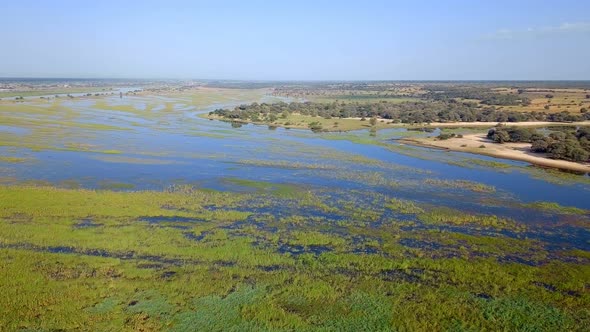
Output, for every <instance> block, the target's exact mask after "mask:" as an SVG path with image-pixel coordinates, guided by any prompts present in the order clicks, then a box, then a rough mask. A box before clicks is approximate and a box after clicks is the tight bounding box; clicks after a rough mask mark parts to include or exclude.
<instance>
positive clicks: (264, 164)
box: [236, 159, 337, 170]
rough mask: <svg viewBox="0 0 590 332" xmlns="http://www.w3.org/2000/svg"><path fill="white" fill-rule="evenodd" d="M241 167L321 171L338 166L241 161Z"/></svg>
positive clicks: (275, 161) (272, 161)
mask: <svg viewBox="0 0 590 332" xmlns="http://www.w3.org/2000/svg"><path fill="white" fill-rule="evenodd" d="M236 163H237V164H240V165H249V166H260V167H274V168H286V169H319V170H334V169H337V167H336V166H333V165H327V164H311V163H302V162H298V161H295V162H293V161H284V160H244V159H243V160H239V161H237V162H236Z"/></svg>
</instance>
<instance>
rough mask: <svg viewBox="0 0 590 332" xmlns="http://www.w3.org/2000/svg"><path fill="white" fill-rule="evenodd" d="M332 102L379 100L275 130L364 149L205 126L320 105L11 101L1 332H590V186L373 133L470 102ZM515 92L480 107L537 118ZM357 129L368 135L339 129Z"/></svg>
mask: <svg viewBox="0 0 590 332" xmlns="http://www.w3.org/2000/svg"><path fill="white" fill-rule="evenodd" d="M232 84H233V83H232ZM236 84H237V83H236ZM330 89H331V88H325V87H321V88H320V89H319V90H318V89H317V88H314V89H313V93H316V94H317V96H316V97H317V98H334V96H340V97H338V98H342V97H341V96H353V94H352V92H354V91H356V92H355V94H354V96H357V95H356V93H358V96H361V97H358V96H357V97H355V98H356V99H357V100H358V99H370V100H371V101H370V102H365V101H363V102H362V103H361V102H359V103H358V104H354V103H353V104H350V101H349V100H347V101H346V102H345V103H344V104H341V103H340V102H338V103H335V104H334V103H333V102H330V103H327V104H322V105H324V107H323V108H321V107H320V106H319V105H320V104H319V103H316V102H314V103H310V104H306V103H303V104H295V105H304V106H305V105H307V106H309V107H310V108H309V110H314V109H315V110H317V111H318V116H317V117H313V116H309V115H304V114H295V112H291V111H289V110H287V112H286V113H285V110H281V111H279V109H280V108H279V109H277V110H276V112H275V111H269V112H268V113H267V114H266V115H265V117H269V116H270V115H272V114H275V115H276V119H275V121H274V122H281V121H285V122H286V121H293V122H296V121H299V122H301V121H304V120H303V119H307V118H310V119H313V120H314V121H311V122H316V124H315V126H318V125H321V129H320V131H323V129H324V128H327V127H330V128H332V127H333V126H334V125H335V124H334V123H335V122H338V127H339V128H341V129H343V128H349V129H358V128H359V127H357V123H361V124H362V125H361V127H360V128H361V129H362V130H358V131H351V132H348V133H321V134H317V133H313V132H310V131H309V123H307V122H306V123H305V126H303V125H302V127H305V128H306V129H305V130H298V129H292V130H285V129H283V128H275V129H274V130H268V127H267V126H266V125H265V126H256V125H252V124H246V123H241V126H237V125H234V126H232V124H231V123H226V122H223V121H209V120H208V119H207V115H208V113H209V112H212V111H214V110H216V109H233V108H234V107H238V108H239V107H240V105H252V103H253V102H256V103H257V104H255V105H258V106H256V110H262V109H270V108H272V107H273V105H283V106H281V107H285V108H289V107H290V106H289V105H292V104H290V102H291V101H293V99H294V98H307V97H309V96H310V95H309V94H308V93H311V92H308V87H305V88H303V87H301V88H297V89H295V88H293V87H286V86H282V87H273V88H269V87H266V86H260V85H255V86H251V87H249V88H246V87H244V86H241V85H239V86H234V85H232V86H231V89H230V88H228V87H227V86H223V85H222V84H221V83H219V84H217V83H216V84H215V85H213V84H212V85H211V86H207V87H202V86H199V87H192V86H188V85H183V84H179V85H176V86H155V85H154V86H151V85H150V86H146V87H145V89H142V90H141V91H138V92H137V93H135V94H130V95H123V96H122V97H121V96H119V95H114V96H110V95H104V96H94V95H92V96H80V97H78V96H75V97H74V98H68V99H59V98H57V99H43V100H41V99H37V98H35V99H34V100H33V99H26V98H25V100H24V101H18V102H16V101H14V100H3V101H0V119H1V120H2V125H1V126H0V155H1V156H0V275H1V276H2V278H1V281H0V292H1V294H3V296H1V297H0V308H2V309H3V311H2V313H3V314H2V315H0V330H8V331H11V330H72V331H75V330H89V331H108V330H123V331H137V330H143V331H154V330H168V331H186V330H191V329H192V330H207V331H219V330H224V331H225V330H236V331H248V330H252V331H253V330H256V331H293V330H297V331H317V330H320V331H360V330H378V331H400V330H429V331H431V330H465V331H472V330H534V331H555V330H571V331H586V330H587V329H588V326H590V320H589V315H588V309H587V308H588V306H589V305H590V297H589V296H590V295H589V294H588V289H587V285H588V284H589V283H590V268H589V267H590V254H589V253H590V245H589V243H588V238H589V236H590V228H589V227H588V225H589V222H590V217H589V213H590V211H589V209H590V203H589V202H588V200H587V199H586V197H587V194H588V193H589V192H590V182H589V181H588V177H587V176H586V177H584V176H578V175H573V174H566V173H559V172H557V171H546V170H541V169H537V168H531V167H529V165H528V164H526V163H522V162H512V161H501V160H497V159H493V158H488V157H480V156H477V155H472V154H469V155H467V154H461V153H454V152H446V151H442V150H433V149H426V148H420V147H413V146H407V145H402V144H399V143H398V142H397V141H395V140H393V138H396V137H425V136H429V137H436V136H438V135H440V134H441V132H442V133H449V132H450V131H449V130H443V131H440V130H424V131H423V130H410V131H408V130H406V129H405V128H393V127H392V125H391V124H390V123H389V122H390V121H385V122H381V120H382V119H381V117H380V116H376V115H375V114H374V113H371V112H372V111H371V107H373V106H374V105H377V106H378V107H383V108H384V109H390V110H395V112H400V115H401V114H402V113H403V114H406V112H405V111H403V112H402V111H401V110H405V107H409V106H408V105H422V106H423V105H426V103H430V102H433V103H434V104H432V105H439V106H442V107H447V106H448V107H452V106H450V105H451V104H454V102H451V101H449V100H447V99H449V98H459V97H457V96H455V95H453V94H456V93H458V92H456V91H454V90H453V91H447V92H446V94H447V97H444V98H443V97H442V96H434V95H433V92H432V91H431V90H428V89H426V88H425V87H423V86H413V85H403V86H400V87H398V88H396V90H395V91H389V92H387V89H384V88H382V87H381V85H377V86H368V85H367V86H365V85H363V84H359V85H358V86H357V85H342V86H339V87H338V89H336V87H334V89H335V90H334V91H333V92H330V91H331V90H330ZM527 89H528V88H527ZM377 90H380V91H377ZM309 91H312V90H309ZM526 91H529V90H526ZM470 93H472V95H469V96H467V95H463V96H464V97H475V95H473V93H474V92H473V91H471V92H470ZM482 93H483V92H482ZM502 93H504V92H501V91H496V92H493V93H492V94H485V95H480V96H479V97H482V98H483V97H486V98H488V97H489V98H490V100H491V101H490V102H492V101H493V102H495V103H500V102H502V103H507V104H511V103H512V104H514V103H520V104H523V101H524V99H523V98H522V97H523V96H520V97H518V99H516V98H513V97H510V98H506V100H504V99H501V100H500V99H498V98H496V97H495V96H496V94H502ZM532 93H533V92H523V94H532ZM289 94H291V95H290V96H289ZM373 95H374V96H373ZM394 95H395V96H394ZM555 95H556V97H555V98H560V94H558V93H557V92H555ZM524 97H526V96H524ZM291 98H292V99H291ZM376 98H383V99H388V101H387V102H386V103H385V102H379V103H375V99H376ZM394 98H399V99H402V98H412V99H413V100H412V101H407V100H403V101H402V100H399V103H394V102H392V101H391V100H390V99H394ZM425 98H428V99H429V100H431V101H427V100H425ZM527 98H529V100H530V102H531V105H534V103H535V98H532V97H531V96H529V97H527ZM555 98H554V99H555ZM350 99H354V98H352V97H350ZM414 99H415V100H414ZM416 100H419V101H416ZM517 100H518V101H517ZM279 101H283V102H284V103H281V104H277V102H279ZM406 103H410V104H406ZM422 103H424V104H422ZM330 105H336V106H335V108H334V109H331V107H332V106H330ZM342 105H344V106H342ZM351 105H352V106H351ZM361 105H364V106H361ZM381 105H382V106H381ZM394 105H398V106H394ZM399 105H402V106H399ZM457 105H459V107H462V106H460V105H462V102H459V103H458V104H457ZM307 106H305V107H307ZM422 106H416V107H422ZM496 106H497V105H496ZM529 106H530V105H529ZM363 107H364V108H363ZM412 107H414V106H412ZM425 107H426V108H428V107H430V106H425ZM466 107H467V106H466ZM469 107H471V106H469ZM484 107H487V106H484ZM498 107H500V106H498ZM520 107H523V106H522V105H521V106H520ZM527 107H528V106H527ZM245 108H246V110H249V109H250V108H251V106H246V107H245ZM343 109H351V110H353V111H354V112H357V111H358V112H361V111H359V110H361V109H364V110H366V112H367V113H366V114H365V113H358V115H361V116H365V120H364V121H361V120H360V119H358V120H354V121H355V122H354V123H352V122H351V123H347V122H346V119H340V118H339V115H335V117H333V118H331V119H326V118H325V117H324V115H326V114H328V112H332V111H334V110H338V112H340V111H341V110H343ZM434 109H435V108H434V107H433V108H432V110H434ZM470 109H471V108H470ZM473 109H474V110H475V109H477V107H475V108H473ZM229 112H234V111H229ZM319 112H326V113H322V115H320V114H319ZM362 112H365V111H362ZM420 112H422V111H420ZM428 112H430V111H428ZM494 112H501V111H498V110H495V111H494ZM255 113H256V112H252V114H255ZM410 113H411V112H410ZM258 114H259V115H258V116H259V117H260V116H261V115H260V114H262V113H261V112H258ZM392 114H393V113H392ZM445 114H446V113H445ZM494 114H495V115H497V114H500V113H494ZM283 116H284V117H283ZM404 116H405V115H404ZM298 117H300V118H298ZM237 120H240V119H237ZM305 121H307V120H305ZM351 121H352V120H351ZM248 122H250V121H248ZM299 122H297V123H299ZM347 126H348V127H347ZM371 128H375V130H377V129H378V130H379V131H378V133H377V134H376V136H372V135H371V131H370V129H371ZM471 131H472V129H458V128H454V129H453V131H452V132H453V133H456V134H457V135H459V134H460V135H463V134H464V135H468V134H469V133H470V132H471ZM451 140H452V139H451ZM491 144H494V143H490V144H487V145H491ZM580 144H581V143H580ZM530 188H535V190H530Z"/></svg>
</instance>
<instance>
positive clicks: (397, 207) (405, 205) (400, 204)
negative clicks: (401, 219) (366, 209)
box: [385, 198, 424, 214]
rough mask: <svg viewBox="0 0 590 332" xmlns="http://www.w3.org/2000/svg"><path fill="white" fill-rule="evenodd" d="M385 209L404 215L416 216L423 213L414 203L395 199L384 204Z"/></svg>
mask: <svg viewBox="0 0 590 332" xmlns="http://www.w3.org/2000/svg"><path fill="white" fill-rule="evenodd" d="M385 207H386V208H388V209H391V210H393V211H396V212H399V213H404V214H418V213H423V212H424V209H422V208H421V207H419V206H417V205H416V204H415V203H414V202H412V201H406V200H401V199H397V198H392V199H391V200H389V202H387V204H385Z"/></svg>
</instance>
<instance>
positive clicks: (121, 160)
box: [92, 152, 180, 165]
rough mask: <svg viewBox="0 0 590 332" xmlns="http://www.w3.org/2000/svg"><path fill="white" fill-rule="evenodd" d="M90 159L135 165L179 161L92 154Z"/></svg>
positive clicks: (167, 163)
mask: <svg viewBox="0 0 590 332" xmlns="http://www.w3.org/2000/svg"><path fill="white" fill-rule="evenodd" d="M119 153H120V152H119ZM92 159H96V160H100V161H104V162H107V163H120V164H137V165H170V164H178V163H180V162H179V161H176V160H169V159H156V158H135V157H125V156H93V157H92Z"/></svg>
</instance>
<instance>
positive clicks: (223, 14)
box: [0, 0, 590, 80]
mask: <svg viewBox="0 0 590 332" xmlns="http://www.w3.org/2000/svg"><path fill="white" fill-rule="evenodd" d="M0 13H1V15H2V16H1V17H2V19H0V38H1V40H2V41H3V42H2V47H0V77H80V78H154V79H156V78H179V79H230V80H589V79H590V15H589V13H590V1H587V0H576V1H569V0H560V1H557V0H554V1H548V0H546V1H544V0H534V1H528V0H510V1H504V0H478V1H473V0H470V1H467V0H465V1H458V0H456V1H453V0H447V1H420V0H417V1H395V0H390V1H370V0H366V1H345V0H341V1H322V0H315V1H307V0H297V1H287V0H284V1H279V0H277V1H247V0H243V1H224V0H217V1H173V0H171V1H149V0H144V1H132V0H128V1H121V0H117V1H111V0H101V1H79V0H77V1H59V0H53V1H29V0H19V1H9V0H0Z"/></svg>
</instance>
